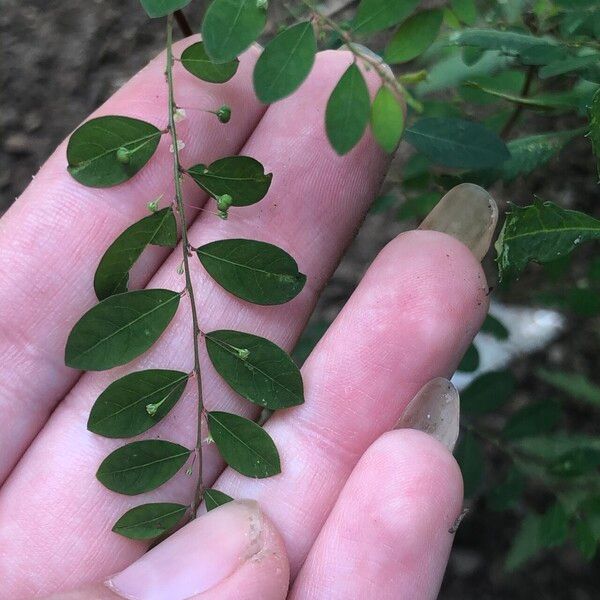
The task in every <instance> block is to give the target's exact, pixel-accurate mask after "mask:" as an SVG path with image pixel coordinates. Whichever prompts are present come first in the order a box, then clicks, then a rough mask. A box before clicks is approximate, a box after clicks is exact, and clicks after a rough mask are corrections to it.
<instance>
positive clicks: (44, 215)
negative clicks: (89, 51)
mask: <svg viewBox="0 0 600 600" xmlns="http://www.w3.org/2000/svg"><path fill="white" fill-rule="evenodd" d="M189 43H190V42H189V40H185V41H184V42H181V43H180V44H177V45H176V50H180V49H182V48H183V47H184V46H185V45H188V44H189ZM257 54H258V52H257V50H256V49H252V50H250V51H248V52H247V53H246V54H245V55H244V56H243V57H242V58H241V63H240V67H239V69H238V72H237V74H236V76H235V77H234V78H233V79H232V80H231V81H230V82H228V83H226V84H224V85H220V86H215V85H211V84H207V83H203V82H201V81H200V80H198V79H196V78H195V77H193V76H192V75H190V74H189V73H187V71H185V70H184V69H183V68H182V67H177V73H176V78H177V85H176V95H177V101H178V102H179V104H180V106H185V107H188V110H187V115H188V116H187V118H186V119H185V120H184V121H182V122H181V123H180V125H179V130H180V135H181V139H182V140H184V141H185V142H186V146H185V148H184V150H183V151H182V160H185V161H186V165H189V166H191V165H193V164H194V163H195V162H198V161H200V160H202V161H204V162H210V161H212V160H214V159H216V158H219V157H222V156H225V155H228V154H234V153H236V152H237V151H238V150H239V149H240V147H241V146H242V144H243V143H244V142H245V141H246V139H247V138H248V136H249V135H250V132H251V131H252V129H253V128H254V127H255V125H256V124H257V122H258V121H259V119H260V117H261V115H262V113H263V110H264V109H263V107H262V106H261V105H260V103H259V102H258V101H257V100H256V98H255V96H254V93H253V91H252V68H253V65H254V63H255V61H256V57H257ZM222 104H228V105H230V106H231V107H232V118H231V121H230V123H228V124H227V125H222V124H220V123H219V122H218V120H217V119H216V117H215V116H214V115H212V114H208V113H206V112H204V111H203V110H197V109H205V108H209V109H215V108H218V107H219V106H220V105H222ZM106 114H123V115H128V116H132V117H136V118H140V119H143V120H145V121H148V122H150V123H153V124H155V125H156V126H158V127H160V128H163V127H164V126H165V125H166V119H167V89H166V85H165V82H164V56H163V55H161V56H159V57H157V58H156V59H155V60H154V61H152V62H151V63H150V64H149V65H148V66H147V67H146V68H145V69H143V70H142V71H141V72H140V73H138V74H137V75H136V76H135V77H133V79H132V80H131V81H130V82H129V83H128V84H126V85H125V86H124V87H123V88H122V89H121V90H119V91H118V92H117V93H116V94H115V95H114V96H113V97H112V98H111V99H110V100H108V101H107V102H106V103H105V104H104V105H103V106H102V107H101V108H100V109H99V110H98V111H97V112H96V113H94V115H93V116H99V115H106ZM169 145H170V141H169V139H168V136H163V139H162V140H161V142H160V145H159V148H158V150H157V152H156V155H155V156H154V157H153V158H152V160H151V161H150V162H149V164H148V165H147V166H146V167H145V168H144V169H143V170H142V171H141V172H140V173H139V174H138V175H136V176H135V177H133V178H132V179H131V180H130V181H128V182H127V183H125V184H122V185H119V186H116V187H113V188H108V189H95V188H88V187H85V186H83V185H81V184H79V183H78V182H76V181H75V180H74V179H73V178H72V177H71V176H70V175H69V174H68V173H67V170H66V166H67V165H66V142H63V143H62V144H61V145H60V146H59V147H58V149H57V150H56V152H55V153H54V154H53V155H52V156H51V157H50V158H49V159H48V161H47V162H46V164H45V165H44V166H43V167H42V169H41V170H40V172H39V173H38V174H37V175H36V176H35V178H34V180H33V182H32V183H31V184H30V185H29V187H28V188H27V190H26V191H25V192H24V193H23V195H22V196H21V197H20V198H19V199H18V200H17V201H16V202H15V203H14V205H13V206H12V207H11V208H10V210H9V211H8V212H7V213H6V215H5V216H4V217H3V218H2V220H1V221H0V280H1V281H2V286H1V287H0V356H1V357H2V361H0V411H1V412H2V414H3V415H4V418H3V419H2V420H0V440H1V448H2V452H0V483H2V481H3V480H4V478H5V477H6V475H7V474H8V473H9V472H10V470H11V469H12V467H13V466H14V464H15V462H16V460H18V458H19V456H20V455H21V454H22V453H23V451H24V450H25V448H26V447H27V446H28V445H29V443H30V442H31V440H32V439H33V437H34V436H35V434H36V433H37V432H38V431H39V429H40V427H41V426H42V425H43V424H44V423H45V421H46V420H47V418H48V416H49V414H50V413H51V411H52V410H53V409H54V407H55V405H56V403H57V402H58V401H59V400H60V399H61V398H62V396H63V395H64V394H65V393H66V392H67V390H68V389H69V388H70V387H71V386H72V385H73V383H74V381H75V380H76V379H77V377H78V376H79V374H78V372H77V371H74V370H73V369H69V368H67V367H66V366H65V365H64V364H63V354H64V347H65V342H66V339H67V335H68V332H69V329H70V327H71V326H72V324H73V316H74V315H80V314H82V313H83V312H84V311H85V310H86V309H88V308H89V307H90V306H91V305H92V304H93V303H94V302H95V297H94V291H93V288H92V284H91V282H92V281H93V276H94V271H95V269H96V267H97V265H98V261H99V260H100V257H101V256H102V254H103V253H104V251H105V250H106V248H108V246H109V245H110V243H111V242H112V241H113V240H114V239H115V237H116V236H117V235H118V234H119V233H121V232H122V231H123V230H124V229H125V228H127V227H128V226H129V225H131V224H132V223H133V222H134V221H136V220H138V219H139V218H141V217H142V216H144V214H148V211H147V209H146V204H147V203H148V202H149V201H151V200H154V199H156V198H157V197H158V196H160V195H161V194H164V200H163V205H166V204H168V203H169V202H170V201H171V196H172V195H173V182H172V166H169V165H172V155H171V154H170V152H169ZM185 193H186V198H187V199H188V201H189V202H191V203H192V204H194V205H196V206H199V205H201V204H202V202H203V200H205V196H203V195H202V194H200V193H199V192H198V188H197V186H195V185H193V184H191V183H190V182H186V188H185ZM190 217H193V214H192V213H190ZM167 253H168V250H167V249H165V248H162V249H158V248H152V249H151V250H149V251H148V252H147V253H146V255H145V256H144V257H142V259H141V261H140V264H138V265H137V268H136V269H134V272H133V273H132V282H133V285H134V286H143V285H144V284H145V283H146V282H147V281H148V280H149V279H150V277H151V275H152V274H153V273H154V272H155V271H156V269H157V268H158V266H159V265H160V263H161V262H162V261H163V260H164V258H165V256H166V254H167Z"/></svg>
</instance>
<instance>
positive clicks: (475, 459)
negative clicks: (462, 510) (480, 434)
mask: <svg viewBox="0 0 600 600" xmlns="http://www.w3.org/2000/svg"><path fill="white" fill-rule="evenodd" d="M455 455H456V460H457V461H458V464H459V465H460V470H461V471H462V476H463V481H464V485H465V496H466V497H467V498H471V497H472V496H473V495H474V494H475V492H476V491H477V490H478V488H479V486H480V485H481V482H482V480H483V475H484V472H485V456H484V454H483V448H482V447H481V444H480V443H479V441H478V440H477V438H476V437H475V436H474V435H473V434H472V433H471V432H467V433H466V434H465V436H464V437H463V438H462V439H461V440H460V442H459V444H458V447H457V448H456V451H455Z"/></svg>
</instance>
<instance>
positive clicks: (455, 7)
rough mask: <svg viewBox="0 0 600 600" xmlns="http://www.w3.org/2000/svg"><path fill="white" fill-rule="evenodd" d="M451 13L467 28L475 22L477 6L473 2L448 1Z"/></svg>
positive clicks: (468, 0) (470, 0) (461, 0)
mask: <svg viewBox="0 0 600 600" xmlns="http://www.w3.org/2000/svg"><path fill="white" fill-rule="evenodd" d="M450 8H451V9H452V12H453V13H454V14H455V15H456V16H457V17H458V18H459V19H460V20H461V21H462V22H463V23H464V24H465V25H468V26H469V27H472V26H473V25H475V22H476V21H477V6H476V5H475V0H450Z"/></svg>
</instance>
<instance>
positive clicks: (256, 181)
mask: <svg viewBox="0 0 600 600" xmlns="http://www.w3.org/2000/svg"><path fill="white" fill-rule="evenodd" d="M188 173H189V174H190V175H191V177H192V178H193V180H194V181H195V182H196V183H197V184H198V185H199V186H200V187H201V188H202V189H203V190H204V191H205V192H207V193H208V194H210V195H211V196H212V197H213V198H217V197H218V196H223V195H224V194H229V195H230V196H231V200H232V202H231V204H232V206H249V205H250V204H255V203H256V202H258V201H259V200H262V199H263V198H264V197H265V195H266V193H267V192H268V191H269V186H270V185H271V179H272V178H273V174H272V173H265V170H264V167H263V166H262V164H261V163H259V162H258V161H257V160H255V159H254V158H251V157H250V156H228V157H226V158H220V159H219V160H215V162H213V163H211V164H210V165H208V167H207V166H206V165H195V166H193V167H192V168H191V169H188Z"/></svg>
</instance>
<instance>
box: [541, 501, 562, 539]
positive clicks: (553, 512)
mask: <svg viewBox="0 0 600 600" xmlns="http://www.w3.org/2000/svg"><path fill="white" fill-rule="evenodd" d="M568 532H569V517H568V515H567V513H566V512H565V509H564V508H563V507H562V506H561V504H560V503H558V502H555V503H554V504H553V505H552V506H551V507H550V508H549V509H548V510H547V511H546V512H545V513H544V515H543V516H542V522H541V525H540V542H541V544H542V545H543V546H544V547H546V548H554V547H555V546H560V545H561V544H564V542H565V541H566V539H567V534H568Z"/></svg>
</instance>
